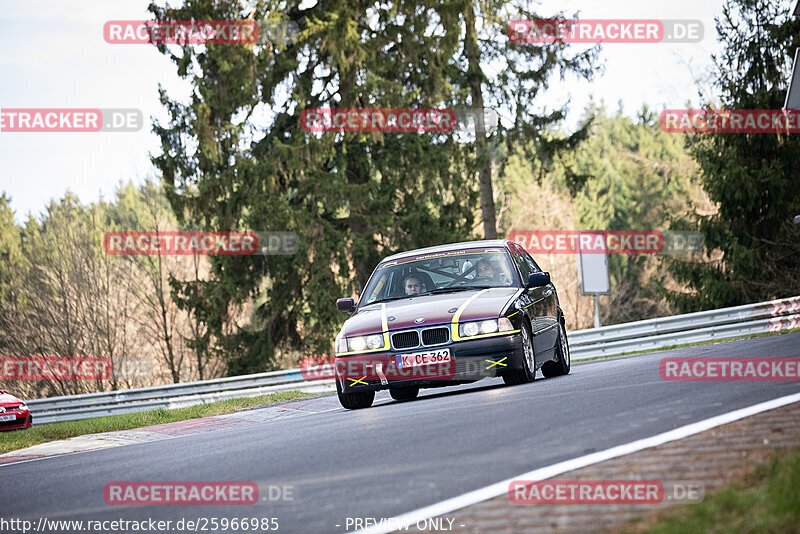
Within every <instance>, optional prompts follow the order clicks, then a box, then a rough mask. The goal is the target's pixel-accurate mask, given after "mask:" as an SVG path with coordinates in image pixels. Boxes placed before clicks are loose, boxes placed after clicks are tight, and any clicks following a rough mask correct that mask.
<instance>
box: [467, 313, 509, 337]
mask: <svg viewBox="0 0 800 534" xmlns="http://www.w3.org/2000/svg"><path fill="white" fill-rule="evenodd" d="M512 330H514V326H513V325H512V324H511V320H510V319H509V318H508V317H500V318H499V319H486V320H484V321H472V322H469V323H464V324H461V325H459V326H458V334H459V335H460V336H461V337H472V336H477V335H479V334H495V333H499V332H510V331H512Z"/></svg>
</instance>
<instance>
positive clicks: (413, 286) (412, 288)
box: [403, 275, 422, 297]
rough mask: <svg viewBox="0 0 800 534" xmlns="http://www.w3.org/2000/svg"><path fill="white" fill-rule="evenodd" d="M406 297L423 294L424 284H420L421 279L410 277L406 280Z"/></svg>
mask: <svg viewBox="0 0 800 534" xmlns="http://www.w3.org/2000/svg"><path fill="white" fill-rule="evenodd" d="M403 285H404V287H405V290H406V295H408V296H409V297H410V296H413V295H419V294H420V293H421V292H422V282H420V280H419V278H417V277H416V276H413V275H412V276H409V277H408V278H406V281H405V282H404V283H403Z"/></svg>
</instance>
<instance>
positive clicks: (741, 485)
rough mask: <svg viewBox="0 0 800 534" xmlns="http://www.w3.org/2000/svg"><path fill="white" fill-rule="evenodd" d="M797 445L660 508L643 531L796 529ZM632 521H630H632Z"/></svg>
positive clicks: (727, 533) (799, 515) (765, 532)
mask: <svg viewBox="0 0 800 534" xmlns="http://www.w3.org/2000/svg"><path fill="white" fill-rule="evenodd" d="M798 503H800V451H797V452H794V453H792V454H788V455H784V456H775V457H773V458H772V459H770V460H769V461H767V462H765V463H763V464H760V465H758V466H757V467H756V469H755V471H754V472H753V473H750V474H749V475H747V476H746V477H744V479H743V480H742V481H741V482H738V483H735V484H732V485H730V486H728V487H726V488H725V489H723V490H721V491H719V492H717V493H713V494H711V495H707V496H706V498H705V500H704V501H703V502H701V503H698V504H692V505H687V506H680V507H676V508H671V509H670V510H666V511H664V512H661V513H660V514H659V515H658V516H657V517H656V522H655V523H653V524H651V525H650V526H649V527H648V528H647V529H645V530H638V529H637V532H647V533H649V534H686V533H693V532H703V533H712V534H715V533H719V534H723V533H724V534H777V533H784V532H785V533H790V532H800V504H798ZM632 526H634V527H635V526H636V525H635V524H634V525H632Z"/></svg>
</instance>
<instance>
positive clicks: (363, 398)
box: [336, 380, 375, 410]
mask: <svg viewBox="0 0 800 534" xmlns="http://www.w3.org/2000/svg"><path fill="white" fill-rule="evenodd" d="M336 394H337V395H338V396H339V403H340V404H341V405H342V407H344V408H347V409H348V410H359V409H361V408H369V407H370V406H372V401H374V400H375V392H374V391H357V392H355V393H344V392H343V391H342V387H341V386H340V385H339V381H338V380H337V381H336Z"/></svg>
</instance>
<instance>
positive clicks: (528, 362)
mask: <svg viewBox="0 0 800 534" xmlns="http://www.w3.org/2000/svg"><path fill="white" fill-rule="evenodd" d="M519 331H520V336H521V337H522V369H512V370H510V371H508V373H506V374H504V375H503V382H505V383H506V385H507V386H516V385H517V384H527V383H528V382H533V381H534V380H535V379H536V362H535V360H534V356H533V343H532V341H531V330H530V328H529V327H528V323H526V322H525V321H522V326H521V327H520V329H519Z"/></svg>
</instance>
